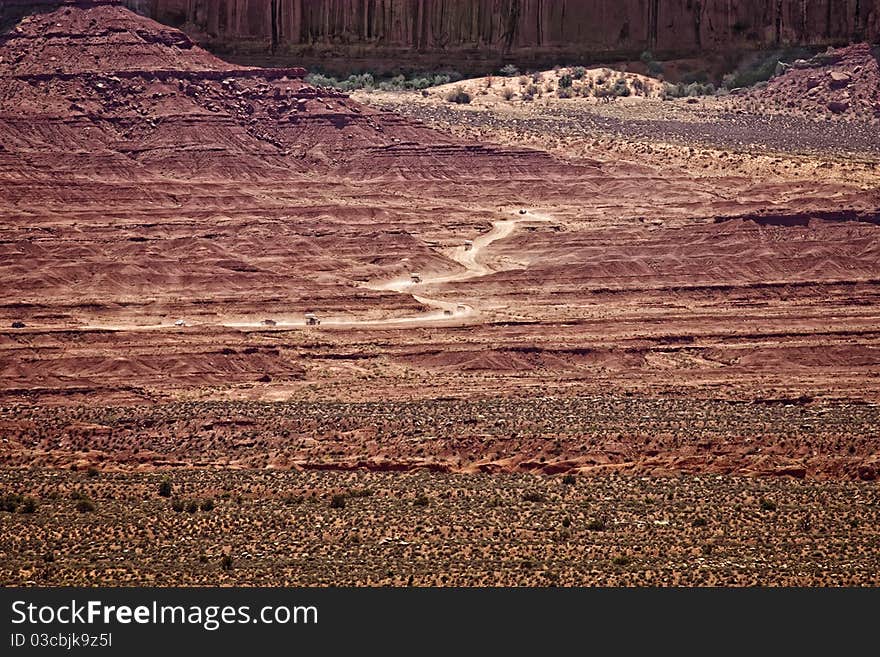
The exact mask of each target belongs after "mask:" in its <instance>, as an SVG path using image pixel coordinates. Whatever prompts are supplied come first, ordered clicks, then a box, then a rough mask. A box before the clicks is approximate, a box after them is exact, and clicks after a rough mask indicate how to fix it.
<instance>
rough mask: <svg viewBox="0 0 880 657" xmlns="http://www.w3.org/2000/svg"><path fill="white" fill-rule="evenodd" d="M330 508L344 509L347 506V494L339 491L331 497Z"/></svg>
mask: <svg viewBox="0 0 880 657" xmlns="http://www.w3.org/2000/svg"><path fill="white" fill-rule="evenodd" d="M330 508H331V509H344V508H345V495H342V494H341V493H338V494H336V495H334V496H333V497H332V498H330Z"/></svg>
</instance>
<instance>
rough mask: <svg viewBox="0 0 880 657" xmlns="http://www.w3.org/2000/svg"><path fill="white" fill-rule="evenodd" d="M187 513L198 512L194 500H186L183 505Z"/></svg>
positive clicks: (196, 503) (197, 505)
mask: <svg viewBox="0 0 880 657" xmlns="http://www.w3.org/2000/svg"><path fill="white" fill-rule="evenodd" d="M184 507H185V508H186V512H187V513H195V512H196V511H198V510H199V503H198V502H196V501H195V500H187V501H186V502H185V504H184Z"/></svg>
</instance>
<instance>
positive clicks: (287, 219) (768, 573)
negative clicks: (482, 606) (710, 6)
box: [0, 3, 880, 586]
mask: <svg viewBox="0 0 880 657" xmlns="http://www.w3.org/2000/svg"><path fill="white" fill-rule="evenodd" d="M110 53H112V56H110ZM807 64H808V66H807V67H806V68H797V69H795V68H793V69H792V70H790V71H788V72H787V73H785V74H784V75H782V76H780V77H779V78H777V79H776V80H774V81H773V82H772V83H771V84H769V85H767V86H766V87H764V88H761V89H758V90H755V91H750V92H743V93H739V94H734V95H731V96H727V97H719V98H700V99H681V100H673V101H669V100H661V99H660V98H658V97H656V94H652V93H651V91H652V89H653V87H651V83H650V82H645V81H641V82H639V83H638V84H637V83H635V82H634V80H636V79H638V76H634V75H632V74H622V73H619V72H615V71H610V70H602V71H593V72H590V73H589V74H588V75H587V76H586V77H585V78H583V81H579V82H577V83H575V84H574V85H573V86H574V88H575V89H577V88H578V87H579V86H581V85H582V84H585V81H586V80H588V79H589V80H592V81H593V82H592V83H593V84H595V83H596V82H595V81H596V79H597V78H599V77H606V78H614V79H615V80H616V79H617V78H625V79H626V80H627V84H630V85H633V86H634V88H640V89H642V90H646V92H645V93H646V95H647V97H644V96H639V95H638V94H634V95H633V96H632V97H629V98H622V99H619V100H617V101H614V102H598V101H597V100H596V99H595V98H584V97H579V96H578V97H573V98H560V97H559V94H558V93H556V92H557V91H558V83H559V78H560V77H561V75H562V74H564V73H561V72H560V71H547V72H544V73H541V74H537V78H538V79H537V81H534V80H532V79H531V78H527V79H526V80H524V81H521V80H520V79H519V78H510V79H500V78H494V79H475V80H469V81H465V82H463V83H460V85H461V86H462V87H463V89H464V90H466V91H467V92H468V93H470V94H471V95H472V97H473V100H472V102H471V103H469V104H463V105H458V104H454V103H450V102H448V101H447V100H446V98H447V96H448V94H449V93H450V89H444V88H437V89H432V90H427V91H426V92H425V93H424V94H421V93H417V92H413V93H380V92H359V93H357V94H355V96H354V97H353V98H350V97H348V96H346V95H345V94H342V93H340V92H338V91H335V90H332V89H325V88H315V87H313V86H311V85H309V84H307V83H305V82H304V81H303V80H302V76H303V75H304V74H305V72H304V71H302V70H300V69H255V68H246V67H241V66H235V65H232V64H228V63H225V62H223V61H221V60H219V59H217V58H215V57H213V56H212V55H210V54H209V53H207V52H206V51H204V50H202V49H200V48H199V47H198V46H197V45H195V44H194V43H193V42H192V41H191V40H190V39H189V38H188V37H187V36H186V35H184V34H183V33H181V32H178V31H176V30H173V29H171V28H168V27H165V26H162V25H159V24H157V23H154V22H152V21H150V20H148V19H145V18H143V17H140V16H137V15H135V14H132V13H130V12H128V11H126V10H124V9H122V8H121V7H118V6H113V5H112V4H107V3H92V4H89V3H79V4H78V5H76V6H69V7H62V8H60V9H58V10H56V11H54V12H51V13H38V14H35V15H33V16H30V17H27V18H25V19H24V20H23V21H22V22H20V23H18V24H17V25H14V26H12V27H11V28H9V30H8V31H7V32H6V33H5V34H4V35H3V36H2V39H0V216H2V221H0V276H2V281H3V284H2V286H0V320H2V329H0V441H2V442H0V495H2V496H3V499H2V500H0V501H2V504H0V507H2V510H0V583H2V584H5V585H19V584H27V585H39V586H46V585H59V584H85V585H102V584H104V585H142V584H157V585H165V586H176V585H189V584H199V585H213V584H225V585H236V584H242V585H243V584H249V585H276V584H281V585H341V584H351V585H384V584H390V585H395V586H405V585H564V586H571V585H597V584H602V585H725V586H727V585H730V586H737V585H780V584H781V585H873V586H876V585H878V584H880V523H878V515H880V496H878V488H877V486H878V484H877V480H878V477H880V406H878V403H880V311H878V301H880V184H878V182H880V137H878V128H880V125H878V115H877V113H876V112H875V108H877V107H878V106H877V105H876V103H877V102H878V101H880V91H878V90H880V87H878V84H880V82H878V80H880V76H878V75H877V62H876V59H875V57H874V55H873V54H872V52H871V51H870V50H869V49H868V48H865V47H860V46H856V47H853V48H850V49H846V50H844V51H841V52H840V53H838V54H834V55H826V56H825V57H824V58H820V59H818V60H816V61H811V62H808V63H807ZM804 71H807V72H806V73H804ZM847 76H848V77H847ZM816 80H818V82H816ZM531 85H535V86H536V87H537V88H538V93H537V94H532V93H530V94H529V95H531V96H532V98H530V99H525V98H523V94H524V92H525V91H526V89H527V88H528V87H529V86H531ZM508 86H509V91H505V88H507V87H508ZM814 89H818V90H819V91H818V92H815V91H813V90H814ZM808 93H810V94H812V95H811V96H807V95H806V94H808ZM802 99H807V100H803V102H802ZM872 103H874V104H873V105H872ZM842 104H846V109H841V108H842ZM414 273H415V274H418V276H417V277H416V278H415V279H414V278H413V276H412V274H414ZM307 313H314V314H315V316H316V317H317V319H318V320H319V321H320V324H317V325H307V322H306V320H305V317H306V314H307Z"/></svg>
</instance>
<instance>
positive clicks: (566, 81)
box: [559, 73, 574, 89]
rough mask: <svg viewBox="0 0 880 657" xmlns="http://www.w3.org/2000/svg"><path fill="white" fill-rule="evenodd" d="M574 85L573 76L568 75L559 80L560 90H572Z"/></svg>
mask: <svg viewBox="0 0 880 657" xmlns="http://www.w3.org/2000/svg"><path fill="white" fill-rule="evenodd" d="M573 83H574V80H573V78H572V77H571V75H569V74H568V73H566V74H565V75H563V76H561V77H560V78H559V88H560V89H571V85H572V84H573Z"/></svg>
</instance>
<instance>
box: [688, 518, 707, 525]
mask: <svg viewBox="0 0 880 657" xmlns="http://www.w3.org/2000/svg"><path fill="white" fill-rule="evenodd" d="M708 524H709V522H708V521H707V520H706V519H705V518H703V517H702V516H697V517H696V518H694V519H693V521H692V522H691V525H693V526H694V527H705V526H706V525H708Z"/></svg>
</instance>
